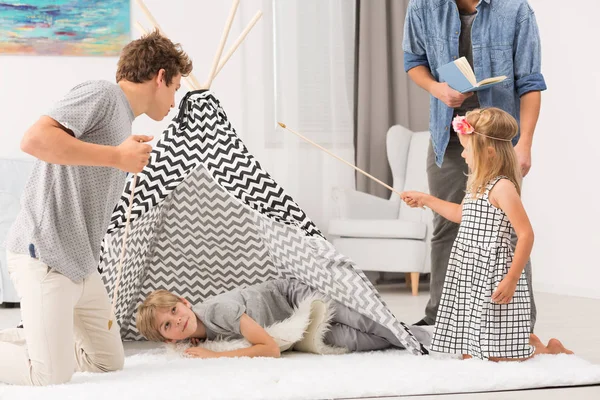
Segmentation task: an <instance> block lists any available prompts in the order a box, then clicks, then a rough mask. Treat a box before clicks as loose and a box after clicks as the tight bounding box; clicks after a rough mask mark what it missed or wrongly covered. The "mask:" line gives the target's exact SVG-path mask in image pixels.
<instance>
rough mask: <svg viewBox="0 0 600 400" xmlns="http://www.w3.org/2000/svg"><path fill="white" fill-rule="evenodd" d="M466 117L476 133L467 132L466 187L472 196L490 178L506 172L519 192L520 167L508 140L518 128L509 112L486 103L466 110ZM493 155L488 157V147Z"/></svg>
mask: <svg viewBox="0 0 600 400" xmlns="http://www.w3.org/2000/svg"><path fill="white" fill-rule="evenodd" d="M466 120H467V122H468V123H469V124H471V126H472V127H473V128H474V129H475V131H476V132H477V133H479V134H471V135H468V137H469V141H470V144H471V151H472V153H473V166H472V169H471V170H470V171H469V179H468V180H467V191H468V192H470V193H471V194H472V195H473V197H476V196H477V195H483V194H484V193H485V190H486V185H487V183H488V182H489V181H491V180H492V179H494V178H495V177H498V176H506V177H507V178H508V179H509V180H510V181H511V182H512V183H513V184H514V185H515V187H516V188H517V192H518V193H519V195H520V194H521V181H522V179H523V177H522V175H521V169H520V168H519V163H518V161H517V154H516V153H515V149H514V147H513V145H512V142H511V140H512V139H513V138H514V137H515V136H517V133H518V132H519V124H518V123H517V121H516V120H515V119H514V118H513V116H512V115H510V114H509V113H507V112H506V111H503V110H501V109H499V108H495V107H489V108H482V109H475V110H472V111H469V112H467V114H466ZM488 148H492V149H494V151H495V155H494V156H493V157H490V156H489V154H488V151H487V149H488Z"/></svg>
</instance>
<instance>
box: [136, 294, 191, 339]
mask: <svg viewBox="0 0 600 400" xmlns="http://www.w3.org/2000/svg"><path fill="white" fill-rule="evenodd" d="M181 300H182V299H181V298H179V297H177V296H175V295H174V294H173V293H171V292H169V291H167V290H155V291H154V292H152V293H150V295H149V296H148V297H146V300H144V302H143V303H142V304H140V306H139V307H138V311H137V317H136V321H135V326H136V327H137V329H138V331H140V333H141V334H142V335H143V336H144V337H145V338H146V339H148V340H150V341H152V342H164V341H166V340H167V338H165V337H164V336H163V335H162V334H161V333H160V332H159V330H158V326H157V325H158V324H157V323H156V311H157V310H164V309H166V310H170V309H171V308H172V307H175V306H176V305H177V303H182V301H181Z"/></svg>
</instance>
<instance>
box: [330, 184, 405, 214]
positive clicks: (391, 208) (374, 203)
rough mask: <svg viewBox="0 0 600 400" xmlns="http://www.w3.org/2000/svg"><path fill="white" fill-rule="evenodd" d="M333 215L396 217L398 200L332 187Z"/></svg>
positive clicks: (398, 205)
mask: <svg viewBox="0 0 600 400" xmlns="http://www.w3.org/2000/svg"><path fill="white" fill-rule="evenodd" d="M332 196H333V204H334V208H335V209H334V216H335V217H336V218H342V219H398V211H399V207H400V201H399V200H398V201H394V200H386V199H382V198H380V197H377V196H373V195H370V194H367V193H363V192H358V191H356V190H351V189H342V188H334V189H333V193H332Z"/></svg>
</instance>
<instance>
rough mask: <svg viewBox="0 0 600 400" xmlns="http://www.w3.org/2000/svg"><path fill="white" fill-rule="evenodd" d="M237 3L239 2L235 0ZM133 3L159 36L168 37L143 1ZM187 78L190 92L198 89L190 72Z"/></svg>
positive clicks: (197, 84) (198, 84) (198, 83)
mask: <svg viewBox="0 0 600 400" xmlns="http://www.w3.org/2000/svg"><path fill="white" fill-rule="evenodd" d="M237 1H239V0H237ZM135 2H136V3H137V5H138V6H139V7H140V9H141V10H142V12H143V13H144V14H146V18H148V21H150V23H151V24H152V26H154V27H155V28H156V29H158V31H159V32H160V34H161V35H163V36H165V37H168V36H167V34H166V33H165V31H163V30H162V28H161V27H160V25H159V24H158V21H157V20H156V18H154V17H153V16H152V13H150V10H148V7H146V4H144V1H143V0H135ZM140 26H141V25H140ZM189 78H190V80H191V82H192V84H193V88H192V90H197V89H200V82H199V81H198V79H196V77H195V76H194V74H193V73H192V72H190V74H189Z"/></svg>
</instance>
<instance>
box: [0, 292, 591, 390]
mask: <svg viewBox="0 0 600 400" xmlns="http://www.w3.org/2000/svg"><path fill="white" fill-rule="evenodd" d="M378 289H379V291H380V293H381V295H382V297H383V299H384V300H385V302H386V303H387V305H388V306H389V307H390V309H391V310H392V311H393V312H394V314H395V315H396V316H397V317H398V318H400V319H401V320H403V321H404V322H406V323H407V324H412V323H414V322H416V321H418V320H419V319H421V318H422V317H423V311H424V309H425V304H426V303H427V299H428V296H429V293H428V292H427V287H426V285H423V284H422V285H421V292H420V294H419V295H418V296H416V297H413V296H412V295H411V293H410V291H409V290H408V289H407V288H406V287H405V286H404V285H401V284H394V285H380V286H378ZM535 298H536V303H537V306H538V319H537V324H536V328H535V331H536V334H537V335H538V336H539V337H540V338H541V339H542V340H543V341H547V340H548V339H550V338H551V337H557V338H559V339H561V340H562V341H563V343H564V344H565V346H567V347H568V348H570V349H572V350H573V351H574V352H575V353H576V354H578V355H579V356H580V357H583V358H585V359H586V360H589V361H591V362H593V363H596V364H600V343H599V342H600V300H597V299H586V298H580V297H570V296H561V295H555V294H548V293H536V294H535ZM19 320H20V312H19V310H18V309H4V308H0V329H2V328H7V327H14V326H15V325H16V324H17V323H18V321H19ZM152 347H155V345H153V344H151V343H148V342H141V343H132V342H126V343H125V353H126V355H131V354H135V353H137V352H139V351H141V350H143V349H147V348H152ZM409 398H414V399H419V400H425V399H440V398H443V399H446V398H448V399H467V400H471V399H532V400H535V399H540V400H542V399H543V400H555V399H556V400H558V399H560V400H564V399H568V400H579V399H582V400H587V399H590V400H599V399H600V386H594V387H583V388H567V389H540V390H527V391H515V392H499V393H475V394H468V395H466V394H458V395H443V396H441V395H437V396H409V397H387V398H385V400H392V399H409ZM379 399H382V398H379Z"/></svg>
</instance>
